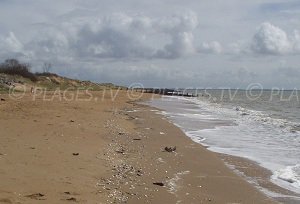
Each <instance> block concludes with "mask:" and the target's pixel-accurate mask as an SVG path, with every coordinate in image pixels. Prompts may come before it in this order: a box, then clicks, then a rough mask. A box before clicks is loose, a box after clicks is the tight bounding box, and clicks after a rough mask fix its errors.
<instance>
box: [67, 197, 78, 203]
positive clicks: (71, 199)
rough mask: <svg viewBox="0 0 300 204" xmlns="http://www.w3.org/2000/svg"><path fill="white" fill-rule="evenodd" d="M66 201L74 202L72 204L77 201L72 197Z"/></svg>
mask: <svg viewBox="0 0 300 204" xmlns="http://www.w3.org/2000/svg"><path fill="white" fill-rule="evenodd" d="M66 200H67V201H74V202H76V201H77V200H76V198H74V197H71V198H67V199H66Z"/></svg>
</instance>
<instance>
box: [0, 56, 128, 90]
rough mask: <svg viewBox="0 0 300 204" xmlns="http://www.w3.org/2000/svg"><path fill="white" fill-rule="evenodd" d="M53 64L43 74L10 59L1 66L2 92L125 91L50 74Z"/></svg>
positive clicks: (46, 65)
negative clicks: (18, 89) (22, 88)
mask: <svg viewBox="0 0 300 204" xmlns="http://www.w3.org/2000/svg"><path fill="white" fill-rule="evenodd" d="M50 66H51V64H45V67H46V68H45V69H44V70H45V71H44V72H43V73H32V72H30V66H29V65H28V64H22V63H20V62H19V61H18V60H15V59H9V60H5V62H4V63H2V64H0V91H1V92H7V91H8V90H9V88H10V87H11V86H16V85H25V86H28V87H31V86H34V87H39V88H42V89H45V90H50V91H51V90H57V89H60V90H66V89H70V90H71V89H74V90H77V89H89V90H91V91H100V90H104V89H118V88H122V89H125V88H126V87H120V86H116V85H114V84H111V83H94V82H90V81H80V80H76V79H69V78H66V77H61V76H59V75H57V74H54V73H50V72H49V69H50Z"/></svg>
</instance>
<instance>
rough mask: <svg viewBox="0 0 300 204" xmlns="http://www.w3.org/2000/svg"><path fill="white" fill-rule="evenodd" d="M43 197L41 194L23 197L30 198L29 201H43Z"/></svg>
mask: <svg viewBox="0 0 300 204" xmlns="http://www.w3.org/2000/svg"><path fill="white" fill-rule="evenodd" d="M44 196H45V195H44V194H42V193H34V194H31V195H27V196H25V197H27V198H31V199H35V200H45V199H44V198H43V197H44Z"/></svg>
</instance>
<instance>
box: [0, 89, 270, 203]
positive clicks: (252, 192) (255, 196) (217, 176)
mask: <svg viewBox="0 0 300 204" xmlns="http://www.w3.org/2000/svg"><path fill="white" fill-rule="evenodd" d="M93 94H94V95H96V96H97V95H99V96H101V94H103V93H102V92H95V93H93ZM151 96H152V95H151ZM1 97H4V98H5V99H6V101H5V102H1V104H0V112H1V115H0V126H1V129H2V130H4V131H2V132H1V133H0V134H1V135H0V136H1V137H0V164H1V165H0V166H1V168H0V180H1V181H2V182H1V184H0V203H36V202H43V203H66V202H79V203H84V202H88V203H276V201H274V200H273V199H271V198H268V197H267V196H265V195H264V194H263V193H261V192H259V191H258V190H257V189H255V187H253V186H252V185H251V184H249V183H248V182H247V181H246V180H244V179H243V178H242V177H240V176H238V175H236V174H235V173H234V172H233V171H232V170H231V169H229V168H228V167H227V166H226V165H225V164H224V162H223V161H222V160H221V159H220V157H219V156H218V155H217V154H216V153H213V152H211V151H208V150H207V149H206V148H205V147H203V146H202V145H200V144H197V143H195V142H193V141H192V140H191V139H190V138H188V137H187V136H186V135H185V134H184V133H183V132H182V131H181V130H180V129H179V128H178V127H176V126H175V125H173V124H172V123H171V122H169V121H168V120H167V119H166V118H162V117H161V115H158V114H156V112H157V109H155V108H152V107H149V106H145V105H141V104H137V102H139V101H136V100H129V99H128V97H127V94H126V92H125V91H121V92H120V93H119V94H118V96H117V98H116V100H115V101H114V102H113V103H112V101H111V96H106V97H104V100H103V101H101V102H100V103H99V102H96V101H63V102H62V101H59V100H54V101H42V98H41V97H40V98H39V97H38V98H37V100H36V101H32V100H30V99H31V97H30V95H26V96H25V97H24V98H23V99H21V100H18V101H13V100H10V99H9V98H8V97H7V96H5V95H1ZM80 97H81V98H83V99H84V98H88V97H89V95H84V94H83V95H81V96H80ZM148 98H150V95H145V96H144V98H143V100H147V99H148ZM174 146H176V151H175V152H166V151H164V148H165V147H174Z"/></svg>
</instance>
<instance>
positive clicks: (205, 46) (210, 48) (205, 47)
mask: <svg viewBox="0 0 300 204" xmlns="http://www.w3.org/2000/svg"><path fill="white" fill-rule="evenodd" d="M222 51H223V47H222V45H221V43H219V42H218V41H212V42H204V43H202V45H201V46H200V47H199V48H198V52H200V53H215V54H220V53H221V52H222Z"/></svg>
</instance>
